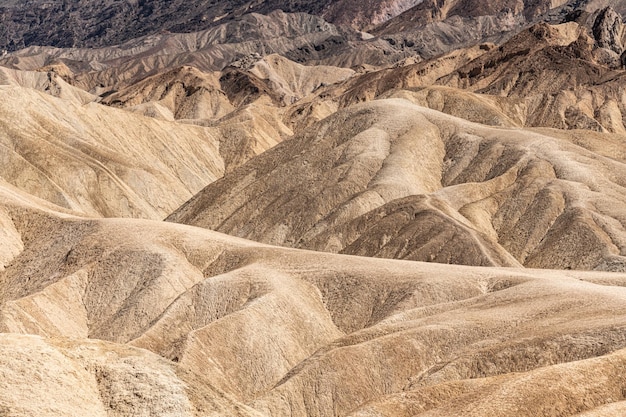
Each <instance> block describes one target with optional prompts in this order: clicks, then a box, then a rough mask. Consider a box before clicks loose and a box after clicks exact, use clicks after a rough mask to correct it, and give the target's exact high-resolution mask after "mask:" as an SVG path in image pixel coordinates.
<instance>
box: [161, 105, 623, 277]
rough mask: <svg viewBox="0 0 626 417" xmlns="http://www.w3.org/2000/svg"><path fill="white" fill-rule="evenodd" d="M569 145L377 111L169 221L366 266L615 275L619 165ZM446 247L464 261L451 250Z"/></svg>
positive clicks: (319, 136) (208, 195) (281, 152)
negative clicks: (393, 262)
mask: <svg viewBox="0 0 626 417" xmlns="http://www.w3.org/2000/svg"><path fill="white" fill-rule="evenodd" d="M598 139H599V140H602V139H601V138H598ZM574 143H577V144H574ZM607 143H610V142H608V141H607ZM580 144H583V142H580V141H578V140H577V139H576V138H575V136H571V137H567V136H566V135H562V134H556V132H555V133H551V132H550V131H543V132H542V134H539V133H536V132H531V131H520V130H511V129H505V128H490V127H485V126H481V125H477V124H472V123H468V122H466V121H464V120H462V119H456V118H453V117H450V116H447V115H445V114H442V113H439V112H435V111H432V110H427V109H424V108H422V107H419V106H415V105H413V104H411V103H410V102H408V101H405V100H400V99H393V100H377V101H373V102H370V103H366V104H364V105H358V106H353V107H351V108H349V109H347V110H344V111H340V112H338V113H336V114H335V115H333V116H331V117H329V118H327V119H324V120H323V121H321V122H319V123H317V124H315V125H312V126H311V127H309V128H307V129H306V130H305V131H304V132H303V133H301V134H299V135H297V136H296V137H294V138H293V139H291V140H289V141H287V142H283V143H282V144H281V145H280V146H278V147H276V148H274V149H272V150H270V151H268V152H266V153H265V154H263V155H261V156H259V157H258V158H255V159H253V160H251V161H250V162H249V163H247V164H244V165H243V166H242V167H240V168H239V169H237V170H235V171H233V172H231V173H230V174H228V175H227V176H226V177H225V178H223V179H220V180H219V181H216V182H215V183H213V184H211V185H209V186H208V187H207V188H205V189H204V190H203V191H201V192H200V193H199V194H198V195H196V196H195V197H194V198H193V199H191V200H190V201H189V202H187V203H186V204H185V205H183V206H182V207H181V208H180V209H179V210H177V211H176V212H175V213H173V214H172V215H171V216H169V217H168V220H170V221H176V222H181V223H187V224H193V225H196V226H202V227H207V228H210V229H213V230H218V231H222V232H225V233H229V234H233V235H236V236H241V237H246V238H250V239H253V240H257V241H261V242H267V243H271V244H279V245H285V246H291V247H300V248H307V249H316V250H324V251H332V252H342V251H343V252H347V253H354V254H359V255H368V256H385V257H396V258H407V259H416V260H439V261H452V260H453V259H454V262H459V263H467V264H476V265H484V264H491V265H515V264H516V263H517V262H519V263H521V264H524V265H526V266H533V267H543V268H563V269H565V268H571V269H594V268H600V269H615V270H623V268H624V255H625V254H626V252H625V247H624V244H623V242H624V240H623V239H624V236H623V234H624V214H625V213H624V207H625V201H624V199H623V187H624V186H625V184H624V180H623V179H624V178H626V172H625V171H624V170H625V169H626V168H625V165H624V160H623V159H610V158H607V157H605V156H603V155H602V153H600V154H598V153H594V152H593V150H592V149H593V145H592V146H590V149H585V148H584V147H581V146H579V145H580ZM611 146H614V147H615V150H616V152H615V153H613V155H616V156H619V155H622V157H623V156H624V155H625V153H624V149H623V146H624V145H623V141H619V140H618V141H616V142H613V143H611ZM411 196H414V197H413V198H412V199H408V197H411ZM420 196H421V197H420ZM399 199H404V200H399ZM391 224H394V225H395V226H393V227H391V226H390V225H391ZM444 231H445V232H444ZM461 236H462V237H461ZM583 236H584V237H583ZM457 237H459V240H458V241H457V242H456V243H455V245H461V246H464V247H465V248H466V249H465V250H463V251H461V250H458V249H457V250H455V251H452V250H451V248H452V247H456V246H455V245H452V246H449V243H450V242H451V241H452V240H454V239H456V238H457ZM464 257H465V258H464ZM513 258H515V259H516V261H515V260H514V259H513Z"/></svg>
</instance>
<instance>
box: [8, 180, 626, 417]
mask: <svg viewBox="0 0 626 417" xmlns="http://www.w3.org/2000/svg"><path fill="white" fill-rule="evenodd" d="M0 192H1V193H2V197H3V202H4V203H3V205H2V208H1V209H0V212H1V213H2V215H3V216H4V218H6V219H8V221H7V223H6V224H4V226H3V230H9V229H10V230H12V231H13V232H12V236H13V239H14V241H15V242H16V244H17V245H18V246H19V247H18V248H17V250H16V251H15V252H14V253H13V255H12V256H11V257H10V259H8V260H7V263H6V269H5V270H4V271H2V272H0V329H2V330H3V331H4V332H9V333H4V334H2V335H1V336H0V338H1V339H2V343H0V346H2V347H1V349H2V352H3V354H2V355H1V356H2V358H4V359H3V366H2V367H0V375H1V376H2V378H0V381H1V382H0V406H2V407H4V408H3V410H5V411H7V410H8V412H9V415H15V416H22V415H31V414H32V413H36V414H38V415H41V416H48V415H49V416H52V415H54V416H59V415H68V416H69V415H75V414H76V413H79V414H80V413H88V414H90V415H116V416H117V415H119V416H122V415H164V416H169V415H172V416H173V415H196V416H200V415H224V414H228V415H246V416H253V415H268V416H269V415H272V416H302V415H320V416H335V415H336V416H340V415H348V414H350V413H353V414H354V415H372V413H374V415H394V416H395V415H398V416H400V415H421V414H419V413H422V412H424V413H425V414H424V415H440V414H441V413H446V414H454V415H456V414H465V413H469V415H501V416H504V415H510V414H508V413H511V412H515V413H516V415H520V416H533V415H537V413H540V414H541V413H549V415H572V414H573V413H575V412H583V411H587V410H589V411H590V412H591V410H593V409H594V408H596V407H607V406H605V405H606V404H610V403H615V404H614V405H611V406H610V407H613V408H616V407H619V406H620V404H619V401H621V399H622V394H621V393H622V390H623V387H622V385H623V379H622V378H620V377H619V375H620V372H621V371H620V370H621V369H622V367H623V364H622V362H623V361H624V358H625V356H624V351H623V350H620V349H622V348H624V347H625V346H626V339H624V336H623V334H624V332H623V329H624V325H625V323H626V322H625V321H624V320H625V318H626V309H625V307H624V306H625V305H626V303H624V297H626V293H624V291H623V290H622V289H623V286H624V285H626V283H625V282H624V276H623V275H617V274H606V273H597V272H596V273H580V272H577V273H576V272H572V271H570V272H558V271H539V270H521V269H499V268H489V269H483V268H470V267H461V266H451V265H438V264H423V263H416V262H405V261H392V260H381V259H371V258H360V257H348V256H342V255H332V254H321V253H315V252H308V251H299V250H294V249H286V248H277V247H271V246H264V245H261V244H258V243H254V242H250V241H245V240H241V239H238V238H234V237H230V236H227V235H222V234H219V233H216V232H212V231H207V230H204V229H199V228H193V227H189V226H182V225H176V224H171V223H170V224H168V223H160V222H153V221H145V220H128V219H109V220H86V219H81V218H76V217H73V216H71V215H67V214H62V213H57V212H54V211H52V210H51V207H52V206H51V205H50V204H49V203H46V202H43V201H40V202H37V201H35V200H33V199H32V197H28V196H26V195H25V194H24V193H21V192H19V191H17V190H14V189H12V188H11V187H10V186H4V187H2V189H1V190H0ZM20 334H21V335H20ZM30 335H35V336H30ZM68 338H69V339H68ZM87 338H89V339H93V340H88V339H87ZM95 339H97V340H95ZM383 352H384V354H383ZM604 355H608V356H604ZM16 358H18V360H16ZM577 361H579V362H577ZM520 372H522V373H520ZM548 384H549V385H548ZM547 387H549V388H547ZM68 391H72V392H73V396H72V398H71V399H68V397H67V395H66V394H67V392H68ZM530 398H532V401H529V399H530ZM513 410H515V411H513ZM107 413H108V414H107ZM429 413H430V414H429ZM455 413H456V414H455ZM472 413H473V414H472Z"/></svg>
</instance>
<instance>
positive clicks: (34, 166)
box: [0, 74, 224, 219]
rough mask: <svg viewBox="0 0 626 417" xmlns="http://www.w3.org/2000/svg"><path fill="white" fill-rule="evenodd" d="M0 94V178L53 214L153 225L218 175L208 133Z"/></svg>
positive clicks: (26, 92) (220, 167)
mask: <svg viewBox="0 0 626 417" xmlns="http://www.w3.org/2000/svg"><path fill="white" fill-rule="evenodd" d="M41 75H42V76H44V77H45V74H41ZM64 88H65V87H64ZM0 90H1V91H0V93H1V95H2V97H3V100H2V101H1V103H0V107H1V108H2V110H1V111H0V113H1V114H2V117H0V132H2V134H1V135H0V143H2V146H3V148H4V150H5V151H4V152H3V153H2V164H0V176H1V177H2V178H4V179H5V180H6V181H7V182H9V183H11V184H13V185H14V186H16V187H18V188H20V189H23V190H24V191H27V192H29V193H31V194H33V195H35V196H38V197H40V198H43V199H46V200H48V201H50V202H52V203H54V204H57V205H59V206H60V207H64V208H67V209H71V210H75V211H76V212H78V213H82V214H84V215H95V216H122V217H146V218H153V219H159V218H162V216H163V215H164V214H165V213H168V212H169V211H171V210H172V209H173V208H175V207H177V206H178V205H180V204H181V203H182V202H184V201H185V200H186V199H187V198H189V197H190V196H191V195H193V194H194V193H195V192H197V191H198V190H200V189H201V188H202V187H204V186H205V185H206V184H207V183H209V182H211V181H214V180H215V179H217V178H219V177H220V176H221V175H222V174H223V172H224V163H223V160H222V156H221V155H220V149H219V139H218V137H217V136H215V135H214V133H216V132H213V133H212V132H211V131H210V130H207V129H205V128H201V127H194V126H185V125H177V126H173V125H171V124H168V123H166V122H161V121H157V120H155V119H152V118H146V117H141V116H135V115H133V114H131V113H128V112H125V111H122V110H116V109H111V108H109V107H106V106H102V105H99V104H96V103H88V104H86V105H84V104H83V103H82V102H81V101H76V100H75V99H76V96H72V97H70V98H56V97H53V96H51V95H49V94H45V93H43V92H39V91H35V90H33V89H29V88H23V87H19V86H0ZM61 96H64V95H63V94H61ZM79 98H80V97H79Z"/></svg>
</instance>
